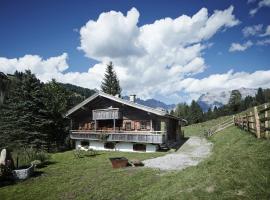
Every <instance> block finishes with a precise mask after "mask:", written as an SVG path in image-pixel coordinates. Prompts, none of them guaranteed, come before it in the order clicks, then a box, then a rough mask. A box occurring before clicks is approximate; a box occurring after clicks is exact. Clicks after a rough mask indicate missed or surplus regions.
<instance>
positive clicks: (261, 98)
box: [255, 88, 265, 105]
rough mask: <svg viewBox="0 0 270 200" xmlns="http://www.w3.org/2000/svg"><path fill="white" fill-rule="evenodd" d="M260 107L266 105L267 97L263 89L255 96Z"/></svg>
mask: <svg viewBox="0 0 270 200" xmlns="http://www.w3.org/2000/svg"><path fill="white" fill-rule="evenodd" d="M255 99H256V102H257V104H258V105H260V104H263V103H265V96H264V92H263V90H262V88H259V89H258V91H257V94H256V96H255Z"/></svg>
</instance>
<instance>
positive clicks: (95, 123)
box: [95, 120, 97, 132]
mask: <svg viewBox="0 0 270 200" xmlns="http://www.w3.org/2000/svg"><path fill="white" fill-rule="evenodd" d="M96 131H97V120H95V132H96Z"/></svg>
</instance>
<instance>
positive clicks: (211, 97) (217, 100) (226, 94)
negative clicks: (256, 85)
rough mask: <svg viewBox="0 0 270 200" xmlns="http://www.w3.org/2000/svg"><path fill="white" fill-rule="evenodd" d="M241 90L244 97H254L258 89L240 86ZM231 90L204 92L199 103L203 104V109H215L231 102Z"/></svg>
mask: <svg viewBox="0 0 270 200" xmlns="http://www.w3.org/2000/svg"><path fill="white" fill-rule="evenodd" d="M238 90H239V92H240V93H241V95H242V98H245V97H246V96H252V97H254V96H255V95H256V93H257V89H253V88H239V89H238ZM231 92H232V91H230V90H227V91H220V92H207V93H206V94H202V95H201V96H200V97H199V99H198V100H197V103H198V104H199V105H200V106H201V108H202V109H203V111H204V112H205V111H207V110H208V109H209V108H211V109H213V108H214V107H215V106H216V107H221V106H223V105H225V104H227V103H228V102H229V99H230V96H231Z"/></svg>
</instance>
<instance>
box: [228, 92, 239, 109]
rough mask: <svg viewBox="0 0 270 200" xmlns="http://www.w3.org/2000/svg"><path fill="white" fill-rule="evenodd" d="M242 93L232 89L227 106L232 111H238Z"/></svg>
mask: <svg viewBox="0 0 270 200" xmlns="http://www.w3.org/2000/svg"><path fill="white" fill-rule="evenodd" d="M241 98H242V95H241V93H240V92H239V90H233V91H232V93H231V96H230V99H229V107H230V111H231V112H232V113H235V112H237V111H239V108H240V104H241Z"/></svg>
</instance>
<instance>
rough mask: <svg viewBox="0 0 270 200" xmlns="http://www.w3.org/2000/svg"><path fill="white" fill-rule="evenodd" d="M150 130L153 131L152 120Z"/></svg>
mask: <svg viewBox="0 0 270 200" xmlns="http://www.w3.org/2000/svg"><path fill="white" fill-rule="evenodd" d="M150 130H151V131H153V120H152V119H151V120H150Z"/></svg>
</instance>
